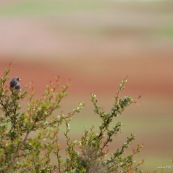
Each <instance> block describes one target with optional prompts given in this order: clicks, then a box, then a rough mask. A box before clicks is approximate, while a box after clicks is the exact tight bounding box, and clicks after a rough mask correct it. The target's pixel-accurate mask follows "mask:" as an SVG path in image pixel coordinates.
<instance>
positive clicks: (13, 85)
mask: <svg viewBox="0 0 173 173" xmlns="http://www.w3.org/2000/svg"><path fill="white" fill-rule="evenodd" d="M20 80H21V79H20V78H18V77H14V78H13V79H12V80H11V81H10V90H11V92H16V93H19V92H20V91H21V85H20V83H19V81H20Z"/></svg>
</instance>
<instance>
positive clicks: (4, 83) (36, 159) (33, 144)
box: [0, 68, 141, 173]
mask: <svg viewBox="0 0 173 173" xmlns="http://www.w3.org/2000/svg"><path fill="white" fill-rule="evenodd" d="M9 72H10V68H8V69H6V70H5V71H4V74H3V76H2V77H1V78H0V106H1V116H0V173H27V172H28V173H54V172H55V173H106V172H108V173H111V172H112V173H115V172H117V173H120V172H122V173H132V172H140V171H139V170H138V167H139V166H140V164H141V163H139V164H135V163H134V158H133V157H134V155H135V154H136V153H138V152H139V151H140V149H141V146H140V145H138V146H137V148H136V149H135V150H133V151H132V152H131V154H128V155H126V154H125V150H126V149H127V148H128V147H129V145H130V143H131V142H132V141H133V140H134V139H135V136H134V135H133V134H131V135H130V136H129V137H127V140H126V141H125V142H124V144H123V145H122V146H121V147H120V148H115V151H114V152H112V153H110V152H108V146H109V144H110V143H111V142H112V141H113V140H114V137H115V136H117V135H118V134H119V133H120V131H121V128H122V123H121V122H117V123H115V124H113V123H112V121H113V119H114V118H116V117H117V116H119V115H121V114H122V113H123V111H124V110H125V108H126V107H128V106H130V105H131V104H132V103H135V102H136V101H133V99H132V98H131V97H128V96H126V97H123V98H121V97H120V93H121V91H123V90H124V87H125V83H126V82H127V79H124V80H123V81H122V83H121V84H120V87H119V91H118V92H117V93H116V95H115V97H114V98H115V102H114V103H113V106H112V109H111V112H110V113H107V112H105V111H104V110H103V109H102V108H101V107H99V106H98V103H97V98H96V95H94V94H92V95H91V101H92V103H93V105H94V112H95V113H96V114H97V115H98V116H99V117H100V119H101V124H100V126H99V128H98V129H96V128H95V127H93V128H91V129H88V130H84V132H83V135H82V137H81V138H79V139H78V140H72V139H71V137H70V135H69V132H70V122H71V119H72V117H73V116H74V115H75V114H77V113H80V112H81V110H82V109H83V107H84V103H80V104H79V106H78V107H77V108H75V109H74V110H72V111H71V112H69V113H67V114H64V113H60V114H59V115H56V114H57V113H56V112H55V110H57V109H58V108H59V107H60V104H61V101H62V99H63V98H64V97H65V96H66V95H67V93H66V91H67V89H68V87H69V84H66V85H64V86H61V85H59V83H58V80H56V82H55V83H52V82H51V83H50V84H49V85H48V86H47V89H46V91H45V92H44V95H43V97H42V98H41V99H36V98H34V96H33V95H32V94H28V93H27V92H26V91H22V92H21V93H15V92H14V93H11V92H10V91H9V89H8V84H9V78H8V75H9ZM27 98H28V106H27V110H26V111H24V108H21V106H20V104H21V102H22V100H23V99H27ZM25 102H26V101H25ZM112 124H113V125H112ZM62 126H65V130H64V133H63V137H64V139H65V144H62V141H61V139H60V136H62V134H60V133H61V132H62V128H61V127H62ZM62 145H63V146H66V147H65V149H62ZM63 152H65V154H63Z"/></svg>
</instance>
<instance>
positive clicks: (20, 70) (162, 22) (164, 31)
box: [0, 0, 173, 172]
mask: <svg viewBox="0 0 173 173" xmlns="http://www.w3.org/2000/svg"><path fill="white" fill-rule="evenodd" d="M10 62H11V63H12V70H11V74H10V77H14V76H19V77H20V78H22V85H23V86H24V85H26V84H28V83H29V82H33V83H34V87H35V94H36V95H37V96H40V95H41V94H42V92H43V91H44V89H45V88H46V84H47V83H48V82H49V81H50V80H54V78H55V77H56V76H60V78H61V82H62V83H65V82H66V81H68V79H71V84H72V86H71V88H70V89H69V96H68V97H67V98H66V99H65V100H64V102H63V103H62V108H61V109H62V110H64V111H65V112H67V111H70V110H72V108H74V107H75V106H77V105H78V103H79V102H81V101H85V102H86V108H85V110H84V111H83V112H82V113H81V114H80V115H77V116H76V117H75V118H74V122H73V123H72V127H71V129H72V135H73V137H74V139H75V138H76V137H77V136H81V132H82V130H83V129H84V127H86V128H87V127H91V126H93V125H95V126H96V127H97V126H98V124H99V119H98V117H97V115H95V114H94V113H93V111H92V110H93V107H92V104H91V102H90V94H91V93H92V92H94V93H95V94H96V95H97V96H98V100H99V104H100V105H101V106H103V107H104V109H105V110H108V111H109V110H110V108H111V105H112V103H113V96H114V95H115V92H116V90H117V89H118V84H119V83H120V82H121V80H122V79H123V78H124V77H126V76H127V75H128V83H127V86H126V90H125V92H124V93H123V95H130V96H133V97H134V98H138V96H139V95H142V99H141V100H140V101H139V102H138V103H137V104H134V105H132V106H131V107H130V108H128V109H127V111H126V112H125V113H124V115H123V116H122V117H120V118H119V120H118V121H122V122H123V123H124V125H125V126H124V128H123V131H122V134H121V135H120V137H118V138H117V141H118V142H117V141H116V142H115V143H114V144H113V145H112V146H111V148H112V149H113V148H117V146H119V145H121V144H122V142H123V141H124V140H125V138H126V137H127V136H128V135H130V134H131V133H134V134H136V141H135V142H134V144H133V145H132V149H133V148H134V147H135V145H136V144H137V143H139V144H143V145H144V148H143V150H142V152H141V153H140V154H139V155H138V156H137V157H136V160H137V161H140V160H141V159H144V160H145V162H144V165H143V168H144V169H145V170H158V167H161V166H167V165H170V159H172V158H173V138H172V137H173V1H171V0H170V1H166V0H163V1H157V0H153V1H152V0H136V1H135V0H131V1H130V0H129V1H128V0H126V1H125V0H78V1H77V0H73V1H69V0H47V1H46V0H37V1H34V0H28V1H27V0H25V1H23V0H13V1H10V0H1V1H0V71H1V75H2V72H3V70H4V68H6V67H7V66H8V64H9V63H10ZM116 121H117V120H116ZM111 148H110V150H111ZM165 172H171V170H169V169H167V170H165Z"/></svg>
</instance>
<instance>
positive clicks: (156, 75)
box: [0, 58, 173, 96]
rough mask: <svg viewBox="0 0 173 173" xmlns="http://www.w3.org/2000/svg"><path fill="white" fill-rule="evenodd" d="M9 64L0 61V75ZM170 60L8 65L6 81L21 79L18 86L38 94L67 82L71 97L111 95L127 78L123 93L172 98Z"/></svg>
mask: <svg viewBox="0 0 173 173" xmlns="http://www.w3.org/2000/svg"><path fill="white" fill-rule="evenodd" d="M8 63H9V61H5V60H1V69H0V72H1V74H2V72H3V70H4V68H6V67H7V66H8ZM172 64H173V59H172V58H167V59H165V60H164V59H159V58H153V59H149V58H145V59H144V58H142V59H99V60H97V59H82V60H80V59H68V60H63V59H61V60H59V61H53V60H51V61H49V62H48V61H47V59H46V60H45V61H42V62H29V61H26V62H19V61H14V62H12V70H11V73H10V77H13V76H19V77H20V78H22V85H25V84H27V83H29V82H34V86H35V90H36V93H39V94H40V93H42V92H43V90H44V89H45V86H46V84H48V82H49V81H50V80H54V77H56V76H60V77H61V81H62V83H63V82H66V81H68V79H69V78H71V83H72V87H71V92H72V93H74V94H81V93H83V94H89V93H91V92H96V93H99V94H101V93H102V94H103V95H105V94H114V92H115V89H117V85H118V83H119V82H120V81H121V80H122V78H124V77H125V76H126V75H128V76H129V83H128V84H127V92H128V93H129V92H130V93H134V94H138V95H139V94H141V95H144V96H145V95H160V96H173V94H172V88H173V80H171V79H173V73H172Z"/></svg>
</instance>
